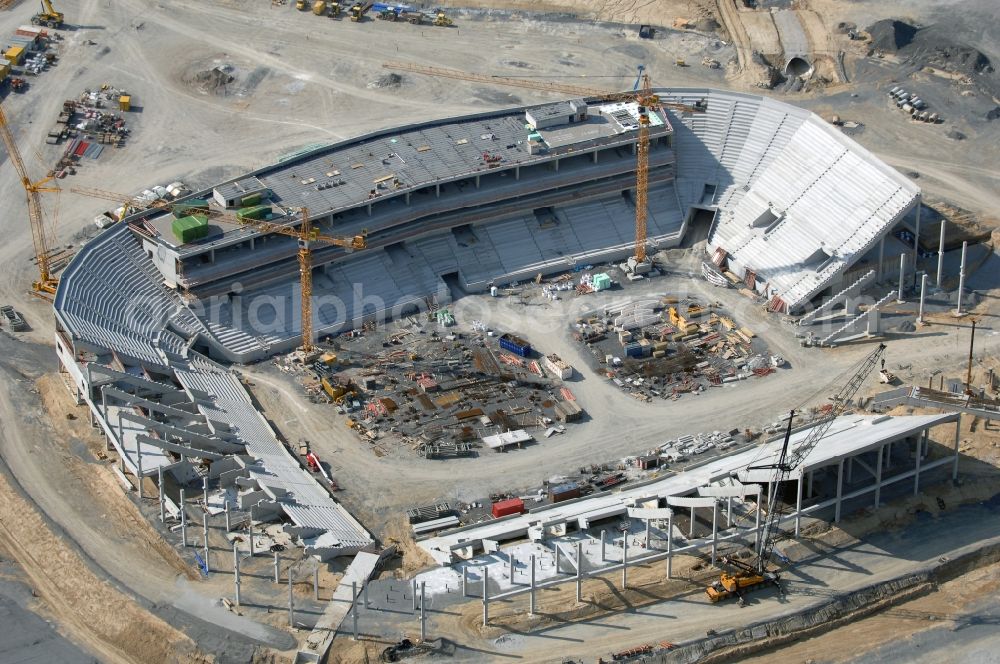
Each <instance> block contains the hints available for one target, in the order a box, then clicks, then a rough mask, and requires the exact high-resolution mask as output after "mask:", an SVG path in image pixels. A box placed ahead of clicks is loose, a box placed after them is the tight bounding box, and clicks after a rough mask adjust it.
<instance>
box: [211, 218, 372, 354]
mask: <svg viewBox="0 0 1000 664" xmlns="http://www.w3.org/2000/svg"><path fill="white" fill-rule="evenodd" d="M299 213H300V215H301V223H300V224H299V226H298V228H295V227H293V226H287V225H283V224H276V223H273V222H270V221H263V220H260V219H249V218H242V217H238V216H236V215H235V214H229V213H226V212H220V211H219V210H216V209H209V211H208V214H209V217H210V218H211V217H214V218H217V219H222V220H223V221H228V222H230V223H234V224H240V225H242V226H249V227H251V228H253V229H254V230H256V231H258V232H260V233H278V234H280V235H287V236H289V237H294V238H295V239H297V240H298V243H299V250H298V257H299V282H300V285H301V291H302V350H303V351H305V352H306V353H308V352H311V351H312V350H313V349H314V346H313V311H312V270H313V262H312V245H313V243H316V242H319V243H321V244H329V245H333V246H335V247H343V248H344V249H347V250H348V251H360V250H361V249H365V248H366V247H367V246H368V241H367V239H366V237H365V236H366V235H367V234H368V231H362V232H361V233H360V234H359V235H353V236H348V237H334V236H332V235H322V234H321V233H320V232H319V230H318V229H316V228H313V226H312V221H311V220H310V219H309V210H308V209H307V208H304V207H303V208H299Z"/></svg>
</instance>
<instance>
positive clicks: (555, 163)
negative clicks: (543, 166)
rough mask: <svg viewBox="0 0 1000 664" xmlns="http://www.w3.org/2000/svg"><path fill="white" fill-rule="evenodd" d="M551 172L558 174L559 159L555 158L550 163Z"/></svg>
mask: <svg viewBox="0 0 1000 664" xmlns="http://www.w3.org/2000/svg"><path fill="white" fill-rule="evenodd" d="M552 170H554V171H555V172H557V173H558V172H559V159H558V158H556V159H555V160H554V161H553V162H552Z"/></svg>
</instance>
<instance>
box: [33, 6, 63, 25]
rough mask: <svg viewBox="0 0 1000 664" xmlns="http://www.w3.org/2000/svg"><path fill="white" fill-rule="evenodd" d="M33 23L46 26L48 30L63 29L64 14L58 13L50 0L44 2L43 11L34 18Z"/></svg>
mask: <svg viewBox="0 0 1000 664" xmlns="http://www.w3.org/2000/svg"><path fill="white" fill-rule="evenodd" d="M31 22H32V23H33V24H35V25H44V26H45V27H47V28H61V27H63V13H62V12H57V11H56V10H55V8H53V7H52V3H51V2H50V1H49V0H42V11H41V12H40V13H38V14H35V15H34V16H32V17H31Z"/></svg>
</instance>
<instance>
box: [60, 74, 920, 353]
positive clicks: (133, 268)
mask: <svg viewBox="0 0 1000 664" xmlns="http://www.w3.org/2000/svg"><path fill="white" fill-rule="evenodd" d="M660 93H661V94H663V95H665V96H666V97H667V98H670V99H672V100H675V101H679V102H683V103H686V104H689V105H693V104H694V103H695V102H699V103H700V105H702V107H703V108H705V109H706V112H704V113H687V112H685V113H680V114H676V113H674V112H672V111H670V112H667V111H664V112H662V115H657V116H656V118H655V122H654V123H653V124H654V127H653V131H652V137H653V143H652V148H651V151H650V155H649V159H650V162H649V163H650V172H649V183H650V190H649V198H648V210H647V212H648V243H649V247H650V248H651V249H654V250H655V249H662V248H669V247H673V246H676V245H678V244H680V242H681V241H682V239H683V237H684V234H685V232H686V230H687V227H688V224H689V222H690V221H691V220H692V219H694V218H695V212H696V211H698V210H704V211H707V212H708V213H709V214H710V215H714V219H715V221H714V222H713V224H712V227H711V231H710V233H709V242H708V245H709V246H708V249H709V252H710V253H711V254H712V255H719V256H722V258H723V260H724V261H725V259H728V264H727V265H726V266H727V267H728V269H729V270H731V271H732V272H734V273H735V274H736V275H737V276H738V277H741V278H744V279H745V280H746V282H747V283H748V285H750V286H751V287H753V288H755V289H756V290H757V291H758V292H759V293H760V294H761V295H762V296H764V297H766V298H767V299H768V300H770V301H771V302H772V304H773V305H774V306H773V307H772V309H773V310H779V311H785V312H790V311H795V310H799V309H801V308H803V307H804V306H805V305H806V304H807V303H808V302H809V301H810V300H811V299H812V298H814V297H816V296H817V295H818V294H820V293H822V292H823V291H825V290H828V289H835V288H837V287H843V286H845V285H846V284H843V283H841V281H842V280H843V279H844V278H845V273H847V271H848V270H849V269H850V268H851V267H852V266H853V265H854V264H855V263H856V262H857V261H858V260H859V259H860V258H861V257H862V256H863V255H864V254H865V253H866V252H868V251H869V250H870V249H871V247H872V246H873V245H875V244H876V243H877V242H880V241H881V240H882V239H883V238H884V237H885V235H886V234H887V233H888V232H889V231H890V230H891V228H892V227H893V226H894V225H895V224H896V223H897V221H898V220H899V219H900V218H901V217H902V216H903V215H904V214H905V213H906V211H907V210H908V209H909V208H910V207H911V206H913V205H914V204H915V202H916V201H917V199H918V197H919V190H918V189H917V188H916V187H915V186H914V185H913V184H912V183H911V182H909V181H908V180H907V179H906V178H904V177H902V176H901V175H900V174H898V173H896V172H895V171H893V170H892V169H891V168H889V167H887V166H885V165H884V164H882V163H880V162H879V161H878V160H877V159H875V158H874V157H873V156H872V155H871V154H869V153H868V152H867V151H865V150H864V149H863V148H861V147H860V146H858V145H857V144H856V143H854V142H853V141H852V140H851V139H849V138H847V137H846V136H844V135H843V134H841V133H840V132H839V131H838V130H837V129H836V128H834V127H831V126H829V125H827V124H826V123H825V122H823V121H822V120H821V119H820V118H818V117H816V116H814V115H812V114H811V113H809V112H808V111H805V110H803V109H800V108H796V107H794V106H790V105H788V104H784V103H781V102H778V101H775V100H772V99H767V98H763V97H758V96H754V95H748V94H740V93H733V92H722V91H717V90H709V89H694V90H661V91H660ZM557 106H558V107H559V108H560V109H562V108H563V107H565V108H570V107H571V106H572V107H573V108H575V109H576V110H575V111H574V113H573V114H567V115H566V117H563V116H562V115H559V114H557V116H553V117H552V118H550V117H549V116H550V115H552V114H551V113H549V114H548V115H545V114H544V113H542V111H543V110H544V109H534V110H538V113H539V114H540V115H544V117H545V118H546V120H545V122H544V123H543V124H544V125H545V126H544V127H541V128H537V127H535V126H534V125H532V124H531V123H530V118H532V117H534V116H532V114H531V112H532V110H533V109H531V108H530V107H525V108H515V109H508V110H501V111H493V112H489V113H481V114H477V115H469V116H462V117H457V118H448V119H445V120H438V121H432V122H425V123H422V124H415V125H409V126H405V127H399V128H392V129H388V130H384V131H380V132H374V133H371V134H367V135H364V136H360V137H357V138H353V139H349V140H345V141H342V142H340V143H337V144H334V145H330V146H325V147H322V148H319V149H317V150H313V151H311V152H307V153H305V154H301V155H298V156H296V157H294V158H292V159H289V160H287V161H283V162H280V163H278V164H275V165H272V166H268V167H266V168H263V169H260V170H257V171H254V172H253V173H249V174H246V175H243V176H240V177H238V178H235V179H233V180H230V181H227V182H223V183H219V184H218V185H216V186H215V187H212V188H211V189H206V190H204V191H201V192H197V193H195V194H192V196H191V198H192V199H206V200H211V201H212V203H211V204H212V205H214V206H217V207H222V206H226V207H233V206H239V205H241V204H243V203H244V201H250V202H259V200H260V199H259V198H258V197H263V200H265V201H270V203H271V207H272V212H273V213H274V215H275V219H274V220H273V221H274V222H275V223H278V224H285V225H289V226H295V225H296V224H297V223H300V222H301V216H300V215H299V213H298V212H297V211H296V210H297V209H298V208H299V207H300V206H306V207H308V208H309V211H310V218H311V219H312V220H313V222H314V224H315V227H316V228H317V229H318V230H319V231H320V232H323V233H328V234H334V235H353V234H356V233H359V232H361V231H362V230H366V231H367V232H368V249H366V250H365V251H363V252H360V253H355V254H349V253H348V252H346V251H345V250H344V249H342V248H339V247H331V246H320V245H319V244H317V245H316V246H315V248H314V251H313V263H314V266H315V268H316V271H315V273H314V275H313V285H314V297H315V298H316V301H315V302H314V304H313V315H314V316H315V319H314V320H313V321H312V323H313V329H314V330H315V331H316V333H317V334H320V335H324V334H335V333H338V332H341V331H346V330H348V329H351V328H354V327H357V326H359V325H361V324H362V323H363V322H365V321H367V320H370V319H373V318H374V319H376V320H381V319H385V318H389V317H392V316H398V315H403V314H409V313H412V312H414V311H416V310H419V309H423V308H427V307H435V306H441V305H444V304H447V303H448V302H450V301H451V297H452V294H451V292H450V288H449V285H450V284H457V285H458V286H460V287H461V288H462V289H463V290H464V291H466V292H478V291H484V290H487V289H488V288H489V286H490V285H491V284H493V283H498V284H504V283H507V282H510V281H520V280H523V279H527V278H533V277H534V276H535V275H537V274H539V273H541V274H550V273H555V272H561V271H565V270H568V269H572V268H574V267H575V266H577V265H579V264H586V263H598V262H603V261H609V260H621V259H624V258H626V257H627V256H629V255H630V253H631V252H632V251H633V246H634V245H633V241H634V237H635V230H634V223H635V204H634V201H635V192H634V188H635V168H636V157H635V148H636V145H635V143H636V140H637V136H638V132H637V130H636V124H635V122H634V116H635V109H634V108H632V107H631V106H629V105H628V104H625V105H622V104H617V105H615V104H611V105H607V104H606V105H596V106H588V107H587V108H586V111H585V112H584V111H583V110H582V109H583V106H581V105H580V104H579V103H576V104H575V105H567V104H562V105H557ZM560 113H562V111H560ZM560 118H562V119H560ZM536 119H537V118H536ZM526 120H529V122H526ZM557 122H561V123H563V124H553V123H557ZM248 204H249V203H248ZM699 217H700V216H699ZM172 219H173V216H172V215H171V214H170V213H168V212H164V211H163V210H151V211H145V212H142V213H139V214H137V215H134V216H133V217H131V218H129V219H128V225H129V228H131V229H132V231H133V232H134V235H135V238H137V241H138V243H139V245H141V248H140V246H139V245H137V243H136V240H135V239H133V238H131V237H129V234H128V233H127V232H126V231H125V230H123V229H122V228H119V229H114V230H112V231H109V232H106V233H105V234H103V235H102V236H101V237H100V238H99V239H98V240H97V241H95V242H94V243H93V244H94V246H93V247H92V248H91V249H90V250H89V251H87V252H83V253H82V254H81V255H80V256H79V257H78V258H77V259H75V261H74V263H73V274H75V275H77V276H76V277H75V278H72V279H69V280H67V282H66V283H65V284H63V286H62V287H61V288H60V291H59V294H58V296H57V302H56V308H57V311H59V312H60V319H61V320H62V321H63V323H64V327H65V330H66V331H67V332H69V333H70V337H71V338H72V339H73V342H74V344H78V345H80V346H81V347H87V345H88V344H91V345H92V346H93V348H94V350H95V352H97V353H98V354H100V352H101V351H100V349H101V348H105V347H107V346H108V344H113V346H114V348H115V350H116V353H119V354H124V355H127V356H129V357H133V358H136V359H141V360H144V361H158V360H159V358H160V352H162V351H164V350H168V351H169V352H171V353H174V354H178V355H184V353H186V352H187V351H193V352H198V353H201V354H204V355H207V356H209V357H212V358H214V359H218V360H225V361H230V362H251V361H256V360H260V359H263V358H265V357H267V356H269V355H270V354H273V353H276V352H281V351H286V350H290V349H291V348H293V347H295V346H296V345H297V344H298V343H299V340H300V337H299V335H300V333H301V328H302V325H301V321H300V320H299V316H300V311H301V307H300V303H299V302H298V298H299V290H298V286H297V283H298V265H297V261H296V260H295V255H296V251H297V245H296V242H295V239H294V238H292V237H287V236H282V235H277V234H273V233H272V234H263V235H262V234H261V233H260V232H259V231H258V230H256V229H254V228H250V227H247V226H241V225H238V224H235V223H229V222H227V221H220V220H218V218H216V217H213V218H212V220H211V223H210V231H209V235H208V237H206V238H204V239H201V240H197V241H193V242H187V243H182V242H180V241H179V240H178V239H177V238H176V237H174V236H173V235H172V234H171V230H170V227H171V220H172ZM160 283H165V284H166V285H167V286H169V287H170V288H169V289H165V288H162V287H161V286H160ZM122 286H124V288H123V287H122ZM161 329H162V330H167V331H170V332H172V333H174V334H173V335H160V334H159V330H161Z"/></svg>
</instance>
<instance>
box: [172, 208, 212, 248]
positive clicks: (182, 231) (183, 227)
mask: <svg viewBox="0 0 1000 664" xmlns="http://www.w3.org/2000/svg"><path fill="white" fill-rule="evenodd" d="M171 228H172V229H173V231H174V235H175V236H176V237H177V239H178V240H180V241H181V243H182V244H187V243H188V242H194V241H195V240H200V239H202V238H203V237H205V236H206V235H208V217H206V216H205V215H203V214H196V215H191V216H188V217H181V218H180V219H174V223H173V224H172V225H171Z"/></svg>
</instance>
